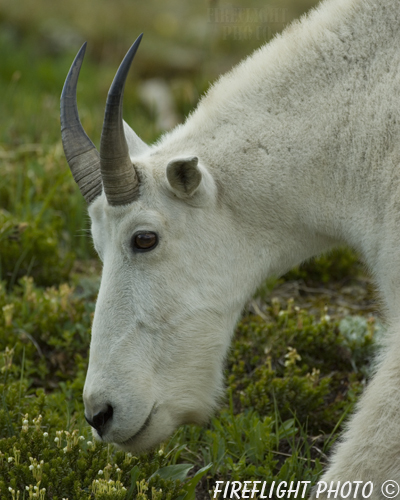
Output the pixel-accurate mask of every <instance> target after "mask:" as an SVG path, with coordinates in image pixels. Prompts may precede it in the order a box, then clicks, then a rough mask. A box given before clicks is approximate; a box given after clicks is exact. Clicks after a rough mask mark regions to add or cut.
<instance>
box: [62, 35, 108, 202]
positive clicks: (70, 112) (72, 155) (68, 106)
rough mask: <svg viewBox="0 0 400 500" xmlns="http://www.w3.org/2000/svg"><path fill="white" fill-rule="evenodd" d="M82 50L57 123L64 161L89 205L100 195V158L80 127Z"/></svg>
mask: <svg viewBox="0 0 400 500" xmlns="http://www.w3.org/2000/svg"><path fill="white" fill-rule="evenodd" d="M85 50H86V43H84V44H83V45H82V47H81V48H80V50H79V52H78V54H77V55H76V57H75V59H74V62H73V63H72V66H71V68H70V70H69V72H68V75H67V78H66V80H65V83H64V87H63V90H62V93H61V100H60V120H61V138H62V143H63V147H64V153H65V157H66V158H67V162H68V165H69V168H70V169H71V172H72V175H73V177H74V179H75V182H76V183H77V184H78V187H79V189H80V191H81V193H82V195H83V197H84V198H85V200H86V201H87V203H89V204H90V203H91V202H92V201H93V200H94V199H95V198H97V196H99V195H100V194H101V191H102V185H101V173H100V156H99V153H98V152H97V150H96V147H95V145H94V144H93V142H92V141H91V140H90V139H89V137H88V136H87V135H86V132H85V131H84V129H83V127H82V124H81V122H80V120H79V114H78V107H77V104H76V87H77V84H78V77H79V72H80V69H81V66H82V61H83V57H84V55H85Z"/></svg>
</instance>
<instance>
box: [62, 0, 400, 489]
mask: <svg viewBox="0 0 400 500" xmlns="http://www.w3.org/2000/svg"><path fill="white" fill-rule="evenodd" d="M139 43H140V37H139V38H138V40H137V41H136V42H135V43H134V45H133V46H132V47H131V49H130V50H129V52H128V53H127V55H126V57H125V59H124V61H123V62H122V64H121V66H120V68H119V70H118V72H117V74H116V77H115V79H114V81H113V83H112V86H111V88H110V91H109V94H108V98H107V105H106V111H105V118H104V125H103V131H102V136H101V145H100V153H98V152H97V150H96V148H95V146H94V145H93V143H92V142H91V141H90V139H89V138H88V137H87V135H86V134H85V132H84V130H83V128H82V126H81V124H80V121H79V117H78V111H77V106H76V86H77V80H78V75H79V71H80V67H81V63H82V60H83V54H84V47H82V49H81V50H80V52H79V53H78V55H77V57H76V59H75V61H74V63H73V65H72V67H71V70H70V72H69V74H68V77H67V80H66V83H65V86H64V89H63V93H62V96H61V124H62V139H63V144H64V150H65V154H66V157H67V160H68V163H69V165H70V168H71V170H72V173H73V176H74V178H75V180H76V182H77V184H78V186H79V188H80V190H81V192H82V194H83V196H84V197H85V199H86V201H87V202H88V204H89V214H90V217H91V220H92V235H93V240H94V245H95V247H96V250H97V252H98V254H99V256H100V258H101V260H102V261H103V275H102V280H101V287H100V291H99V295H98V300H97V305H96V311H95V315H94V321H93V328H92V341H91V349H90V359H89V368H88V373H87V379H86V383H85V388H84V403H85V415H86V418H87V420H88V422H89V423H90V425H92V426H93V427H94V429H95V430H96V433H97V434H98V436H99V437H101V439H102V440H103V441H105V442H113V443H116V444H117V445H118V446H119V447H121V448H122V449H125V450H131V451H138V450H139V451H140V450H145V449H147V448H149V447H152V446H154V445H156V444H158V443H159V442H160V441H161V440H164V439H165V438H167V437H168V436H169V435H170V434H171V433H172V432H173V431H174V430H175V429H176V428H177V427H178V426H179V425H181V424H184V423H191V422H195V423H201V422H205V421H206V420H207V419H208V417H209V416H210V414H211V413H212V412H213V410H214V409H215V408H216V406H217V405H218V400H219V398H220V396H221V393H222V390H223V375H222V373H223V370H222V369H223V363H224V358H225V356H226V353H227V350H228V347H229V343H230V339H231V336H232V333H233V331H234V327H235V324H236V322H237V320H238V318H239V316H240V313H241V311H242V308H243V306H244V304H245V303H246V300H247V299H248V298H249V297H250V296H251V295H252V294H253V293H254V291H255V290H256V288H257V287H258V286H259V285H260V283H261V282H262V281H263V280H264V279H265V278H267V277H268V276H271V275H274V276H278V275H281V274H282V273H284V272H285V271H287V270H288V269H290V268H291V267H293V266H295V265H297V264H299V263H300V262H302V261H303V260H305V259H307V258H309V257H312V256H315V255H317V254H319V253H321V252H323V251H326V250H329V249H331V248H333V247H334V246H336V245H338V244H343V243H347V244H348V245H350V246H351V247H353V248H355V249H356V250H357V251H358V252H359V253H360V254H361V255H362V256H363V258H364V260H365V262H366V264H367V265H368V267H369V269H370V270H371V272H372V274H373V277H374V279H375V282H376V285H377V288H378V289H379V291H380V293H381V297H382V301H383V303H384V305H385V307H386V312H387V317H388V319H389V322H390V324H391V327H392V333H391V334H388V339H387V347H386V349H384V350H383V352H382V355H381V360H380V364H379V367H378V369H377V372H376V374H375V377H374V378H373V380H372V382H371V383H370V384H369V386H368V388H367V389H366V391H365V394H364V395H363V397H362V398H361V401H360V403H359V405H358V410H357V412H356V413H355V415H354V416H353V418H352V419H351V421H350V423H349V424H348V428H347V431H346V433H345V435H344V437H343V439H342V441H341V442H340V443H339V444H338V445H337V447H336V449H335V453H334V454H333V457H332V461H331V465H330V467H329V468H328V471H327V472H326V474H325V476H324V477H323V479H324V480H326V481H331V480H335V481H336V480H341V481H345V480H350V481H354V480H364V481H369V480H372V481H375V483H376V484H375V488H376V487H377V485H378V483H379V484H380V483H383V482H384V481H386V480H387V479H392V480H397V481H399V482H400V360H399V358H400V324H399V319H398V317H399V310H398V307H399V303H400V4H399V2H398V0H325V1H324V2H323V3H322V4H321V5H320V6H319V7H318V8H317V9H315V10H313V11H312V12H311V13H310V14H309V15H308V16H307V17H305V18H303V19H302V20H301V21H300V22H295V23H294V24H292V25H291V26H289V27H288V28H287V29H286V30H285V31H284V32H283V34H282V35H280V36H277V37H276V38H275V39H274V40H272V42H270V43H269V44H267V45H265V46H264V47H262V48H261V49H259V50H257V51H256V52H255V53H254V54H253V55H252V56H251V57H249V58H248V59H246V60H245V61H243V62H242V63H241V64H239V65H238V66H237V67H235V68H234V69H233V70H232V71H231V72H230V73H228V74H227V75H225V76H223V77H222V78H221V79H220V80H219V81H218V82H217V83H216V84H215V85H214V86H213V87H212V88H211V89H210V90H209V91H208V93H207V94H206V95H205V97H203V99H202V100H201V102H200V104H199V106H198V107H197V109H196V110H195V111H194V112H193V114H191V115H190V116H189V117H188V119H187V120H186V122H185V123H184V124H183V125H180V126H178V127H176V128H175V129H174V130H173V131H172V132H170V133H167V134H165V135H164V136H163V137H162V138H161V139H160V140H159V141H158V142H157V143H156V144H155V145H152V146H147V145H146V144H145V143H144V142H142V140H141V139H140V138H139V137H138V136H137V135H136V134H135V133H134V132H133V131H132V130H131V129H130V127H129V126H128V125H126V123H125V122H123V119H122V99H123V90H124V85H125V79H126V75H127V73H128V70H129V67H130V64H131V62H132V60H133V57H134V55H135V53H136V50H137V48H138V45H139ZM374 494H375V493H374ZM320 498H321V497H320ZM374 498H375V497H374ZM376 498H380V497H379V496H378V497H376Z"/></svg>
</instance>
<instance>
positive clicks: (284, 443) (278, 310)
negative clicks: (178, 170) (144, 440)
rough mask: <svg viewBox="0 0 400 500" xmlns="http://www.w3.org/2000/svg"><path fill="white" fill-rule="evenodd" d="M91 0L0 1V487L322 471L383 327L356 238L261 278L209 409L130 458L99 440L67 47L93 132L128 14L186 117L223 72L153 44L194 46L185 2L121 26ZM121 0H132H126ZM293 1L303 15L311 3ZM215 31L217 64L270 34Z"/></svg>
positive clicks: (111, 486)
mask: <svg viewBox="0 0 400 500" xmlns="http://www.w3.org/2000/svg"><path fill="white" fill-rule="evenodd" d="M81 4H82V3H81V2H75V1H74V2H70V3H65V2H64V3H63V4H62V5H61V4H57V5H60V8H61V7H62V12H61V11H57V9H55V7H54V6H55V4H54V2H49V1H48V0H40V1H38V2H36V3H35V9H34V10H32V7H31V5H32V4H31V3H29V2H28V1H27V0H23V1H22V0H21V3H18V9H16V8H14V7H13V3H12V2H5V1H2V0H0V28H1V29H0V52H1V54H2V58H1V62H0V92H1V95H2V102H1V106H2V112H1V113H0V169H1V176H0V497H1V498H2V499H3V498H4V499H12V500H17V499H19V500H23V499H33V498H37V499H43V500H44V499H59V500H61V499H63V498H66V499H69V500H81V499H82V500H83V499H85V500H86V499H99V500H105V499H121V500H122V499H133V498H137V499H139V500H146V499H152V500H157V499H158V500H164V499H171V500H178V499H180V500H193V499H194V498H196V499H200V500H201V499H205V498H210V493H209V492H210V491H212V489H213V487H214V485H215V482H216V481H218V480H223V481H226V480H240V481H244V480H262V481H267V482H269V483H272V481H273V480H275V481H276V480H287V481H290V480H299V481H300V480H303V481H306V480H309V481H311V482H312V483H314V482H315V481H316V480H317V478H318V476H319V474H320V473H321V471H322V468H323V466H324V464H325V463H326V461H327V454H328V452H329V449H330V447H331V446H332V444H333V443H334V441H335V439H336V438H337V436H338V433H339V432H340V429H341V424H342V422H343V420H344V418H345V417H346V415H347V413H348V412H349V411H351V409H352V407H353V405H354V403H355V401H356V399H357V397H358V395H359V394H360V392H361V390H362V387H363V385H364V384H365V381H366V380H367V378H368V376H369V371H370V365H369V361H370V359H371V356H372V354H373V350H374V346H375V345H376V343H377V340H379V335H380V332H381V330H382V328H383V327H382V326H381V324H380V323H379V321H378V320H377V319H376V318H375V317H374V316H373V315H372V314H371V311H372V310H374V309H375V305H374V302H373V297H372V295H371V292H370V287H369V282H368V280H367V279H366V278H365V277H364V276H363V274H362V268H361V266H360V265H359V263H358V260H357V257H356V256H355V255H354V254H353V253H352V252H351V251H349V250H340V251H337V252H334V253H333V254H331V255H329V256H324V257H322V258H320V259H317V260H316V261H313V262H311V263H307V264H306V265H305V266H301V267H300V268H299V269H297V270H295V271H291V273H289V274H288V275H286V276H285V277H284V278H283V279H280V280H275V281H274V282H268V283H266V285H265V287H263V288H262V289H260V291H259V292H258V294H257V295H256V297H255V298H254V300H253V301H251V302H250V304H249V305H248V307H247V308H246V311H245V313H244V315H243V318H242V320H241V322H240V324H239V325H238V327H237V331H236V334H235V336H234V340H233V344H232V348H231V350H230V353H229V356H228V359H227V363H226V384H227V391H226V398H225V400H224V401H223V403H222V408H221V410H220V411H219V412H217V413H216V415H215V416H214V417H213V418H212V420H211V422H210V423H209V425H207V426H205V427H198V426H184V427H182V428H180V429H178V430H177V431H176V433H175V434H174V436H172V438H171V439H170V440H168V441H167V442H165V443H164V444H162V445H161V446H160V447H159V448H158V449H156V450H154V451H153V452H151V453H149V454H144V455H140V456H138V457H135V456H131V455H129V454H126V453H123V452H121V451H118V450H115V449H113V448H112V447H110V446H104V445H102V444H100V443H97V442H94V441H93V440H92V438H91V432H90V429H89V427H88V425H87V424H86V423H85V421H84V418H83V403H82V388H83V384H84V379H85V373H86V369H87V361H88V348H89V342H90V325H91V320H92V317H93V311H94V307H95V300H96V294H97V290H98V284H99V275H100V265H99V263H98V260H97V259H96V256H95V253H94V251H93V249H92V244H91V240H90V236H89V235H88V229H89V226H88V217H87V213H86V207H85V205H84V201H83V199H82V198H81V196H80V193H79V191H78V189H77V187H76V185H75V184H74V182H73V180H72V176H71V174H70V172H69V170H68V167H67V165H66V162H65V159H64V156H63V152H62V146H61V143H60V134H59V121H58V98H59V95H60V91H61V87H62V84H63V80H64V77H65V75H66V71H67V70H68V68H69V65H70V63H71V61H72V57H73V55H74V52H76V50H75V49H76V48H77V47H75V45H76V46H79V40H80V39H81V38H83V37H87V38H89V39H90V40H91V43H90V44H89V51H88V56H87V60H86V61H85V63H84V67H83V69H82V78H81V81H80V84H79V94H78V100H79V109H80V113H81V118H82V121H83V123H84V126H85V128H86V130H87V131H88V133H89V135H90V136H91V137H93V138H94V139H96V137H98V135H99V131H100V129H101V122H102V113H103V109H104V102H105V95H106V92H107V89H108V85H109V83H110V82H111V80H112V77H113V72H114V70H115V66H116V64H117V63H118V62H119V56H120V55H121V54H120V53H121V52H123V51H124V50H125V48H126V46H127V45H128V44H129V42H130V41H132V39H133V38H135V34H133V35H132V33H128V25H129V23H130V20H132V26H133V27H134V30H133V31H135V30H136V28H137V27H138V26H139V25H140V24H141V23H142V24H144V25H145V26H147V27H148V32H150V35H149V36H148V38H149V46H150V47H153V49H148V50H149V53H148V55H149V63H148V64H147V65H146V63H145V62H143V60H142V62H140V63H139V64H138V73H137V74H139V75H140V77H141V79H143V80H144V79H146V78H147V77H149V76H153V73H154V74H157V76H163V77H165V78H166V81H167V83H168V85H169V87H170V88H171V93H172V96H173V99H174V105H175V111H176V114H177V116H178V118H179V119H183V117H184V115H185V114H187V113H188V112H189V110H190V109H192V107H193V106H194V105H195V102H196V100H197V99H198V97H199V95H200V94H201V93H202V92H204V90H205V89H206V87H207V85H208V80H209V79H211V77H213V76H214V75H215V72H216V71H213V69H212V67H207V65H206V64H205V62H204V61H203V62H204V64H202V65H200V66H199V67H196V68H193V65H189V66H185V65H184V64H183V63H182V64H181V65H180V66H179V67H176V66H174V65H173V64H172V63H171V56H170V55H168V54H166V52H165V50H163V51H160V53H159V54H158V51H157V50H156V49H154V47H155V45H156V42H157V39H159V40H160V39H162V40H166V41H167V42H166V46H167V47H168V50H169V49H171V51H172V52H173V48H174V47H175V48H176V44H177V43H182V44H183V42H184V43H185V44H187V47H186V48H190V49H191V50H195V48H196V47H198V46H201V44H200V42H199V39H200V38H201V36H203V35H204V34H203V35H201V34H199V32H198V31H190V30H186V31H185V30H184V31H183V32H180V30H179V27H180V25H181V24H180V23H181V20H180V18H176V19H175V21H174V18H173V16H172V17H171V14H170V13H168V12H166V11H165V10H164V11H163V10H162V9H161V10H160V12H159V13H158V14H157V15H156V16H153V17H152V15H151V12H152V10H151V9H155V8H156V6H157V2H154V1H150V2H149V6H150V7H149V12H150V14H148V15H147V17H146V15H144V14H143V15H142V17H140V16H138V15H137V13H134V14H133V13H132V11H129V13H130V14H129V15H127V16H126V17H124V16H122V17H124V19H123V22H122V21H121V22H122V26H123V28H121V31H120V32H119V31H118V30H117V28H116V25H115V22H116V19H115V15H116V14H113V16H114V17H113V16H111V15H110V12H109V8H108V7H106V5H109V4H107V3H102V2H100V3H96V6H97V5H99V8H98V9H95V12H96V15H95V17H93V18H90V16H88V15H87V14H86V17H85V16H83V15H80V16H79V15H78V14H77V13H79V12H81V14H82V13H83V11H79V8H80V6H81ZM92 4H93V2H92V1H90V2H87V5H89V6H90V5H92ZM114 4H115V5H117V4H118V6H119V7H121V8H122V7H123V8H125V9H127V8H128V7H127V3H126V2H125V1H124V0H118V1H116V2H114ZM200 4H201V5H200ZM239 4H240V2H239ZM85 5H86V4H85ZM211 5H213V6H215V5H216V4H215V3H212V2H210V6H211ZM246 5H248V4H247V3H246ZM257 5H258V3H257V2H254V6H257ZM285 5H286V4H285ZM287 5H288V9H289V11H288V12H289V14H290V15H291V16H293V15H298V14H299V13H300V10H301V9H302V8H305V7H306V6H307V7H308V6H309V5H310V4H307V5H306V3H303V4H301V5H300V4H294V3H293V4H290V2H288V3H287ZM24 7H25V8H24ZM92 7H93V9H94V4H93V5H92ZM86 8H88V7H85V9H86ZM187 8H188V9H189V11H190V12H189V11H188V12H186V14H185V15H187V16H189V18H188V25H190V26H194V25H195V24H196V23H195V21H194V19H197V18H196V15H197V16H199V15H203V16H206V15H207V14H206V13H205V11H204V2H197V1H196V2H193V3H192V4H191V7H190V8H189V7H187ZM210 8H211V7H210ZM82 9H83V5H82ZM202 9H203V10H202ZM44 12H46V13H47V15H43V13H44ZM85 12H86V11H85ZM289 14H288V15H289ZM168 15H169V17H168ZM182 15H183V14H182ZM160 16H161V17H160ZM163 16H164V17H163ZM122 17H120V18H118V19H122ZM83 18H85V19H87V20H88V23H87V24H84V23H83V21H82V19H83ZM133 18H134V19H133ZM118 19H117V21H118ZM171 19H172V20H171ZM89 21H90V22H89ZM139 21H140V22H139ZM61 25H62V26H61ZM213 27H214V28H215V26H213ZM50 28H51V29H50ZM67 28H68V30H70V31H71V30H72V32H73V34H75V38H74V37H72V39H73V41H74V42H73V43H70V44H67V45H68V46H67V48H63V47H64V46H60V44H58V45H57V44H56V43H55V42H54V43H53V44H52V43H50V42H49V40H50V39H51V37H50V35H51V36H56V35H54V33H56V34H57V33H58V35H59V34H60V33H64V34H65V33H66V32H67V31H68V30H67ZM206 28H207V29H208V30H209V29H210V26H209V25H206ZM217 28H218V29H220V27H219V26H217ZM63 30H64V31H63ZM102 30H103V31H102ZM70 31H68V32H70ZM206 31H207V30H206ZM221 33H222V32H220V33H219V35H218V34H217V35H216V36H214V38H212V40H211V41H210V43H209V45H208V46H207V48H206V51H208V52H207V54H208V57H209V56H210V55H212V57H213V58H214V59H215V61H217V60H218V61H224V64H225V66H228V65H230V63H231V62H233V60H234V58H235V57H236V60H237V54H236V56H235V55H234V54H235V51H236V49H238V47H240V50H239V52H240V54H241V55H244V54H245V53H248V52H249V51H250V49H251V48H252V47H253V46H255V45H256V44H260V43H262V42H263V40H261V41H257V40H254V39H253V40H250V41H248V43H244V42H243V41H240V40H239V41H238V40H236V41H235V40H233V39H230V40H224V39H223V37H222V36H221ZM128 36H129V41H127V42H126V43H125V41H126V40H128ZM146 36H147V35H146ZM180 36H182V40H181V39H180ZM49 37H50V38H49ZM157 37H158V38H157ZM76 39H78V42H77V43H75V41H76ZM58 40H59V39H58ZM63 40H64V38H63ZM106 42H107V47H108V48H107V50H106V49H105V46H106ZM73 45H74V48H72V46H73ZM90 47H91V48H90ZM144 47H145V45H144ZM151 50H153V52H151ZM144 52H145V51H144ZM194 53H195V52H193V54H194ZM116 54H118V57H117V56H116ZM155 54H158V57H159V59H157V58H156V55H155ZM173 58H174V57H172V59H173ZM165 61H169V63H168V64H167V63H166V62H165ZM156 62H157V64H160V65H161V70H160V74H158V72H157V68H158V66H157V65H156ZM206 70H208V72H207V71H206ZM139 85H140V81H139V80H138V79H137V78H136V79H133V81H130V82H129V84H128V85H127V89H126V95H125V109H126V110H127V112H126V116H125V117H126V119H127V121H129V122H130V123H131V124H132V125H133V126H134V128H135V129H137V130H138V131H140V134H141V136H142V137H143V139H145V140H146V141H152V140H154V139H156V138H157V135H158V134H159V133H160V130H159V129H157V127H156V125H155V112H154V110H153V109H151V108H149V107H148V106H146V104H145V103H144V102H143V101H142V100H141V99H140V96H139V94H140V92H139ZM292 297H293V298H292ZM355 306H357V309H355ZM355 310H356V311H357V315H355V314H354V312H355ZM220 498H222V497H221V496H220Z"/></svg>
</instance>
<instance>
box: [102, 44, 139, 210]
mask: <svg viewBox="0 0 400 500" xmlns="http://www.w3.org/2000/svg"><path fill="white" fill-rule="evenodd" d="M142 36H143V34H141V35H140V36H139V37H138V38H137V40H136V41H135V43H134V44H133V45H132V47H131V48H130V49H129V50H128V52H127V54H126V56H125V58H124V60H123V61H122V63H121V65H120V67H119V68H118V71H117V73H116V75H115V78H114V80H113V82H112V84H111V87H110V90H109V92H108V96H107V104H106V110H105V115H104V123H103V131H102V133H101V142H100V169H101V178H102V181H103V186H104V191H105V193H106V197H107V201H108V203H109V204H110V205H113V206H117V205H127V204H128V203H131V202H132V201H134V200H135V199H136V198H137V197H138V194H139V179H138V177H137V174H136V171H135V168H134V166H133V165H132V162H131V160H130V157H129V150H128V145H127V142H126V138H125V133H124V124H123V119H122V103H123V98H124V87H125V81H126V77H127V75H128V71H129V68H130V66H131V63H132V61H133V58H134V57H135V54H136V51H137V49H138V47H139V44H140V41H141V39H142Z"/></svg>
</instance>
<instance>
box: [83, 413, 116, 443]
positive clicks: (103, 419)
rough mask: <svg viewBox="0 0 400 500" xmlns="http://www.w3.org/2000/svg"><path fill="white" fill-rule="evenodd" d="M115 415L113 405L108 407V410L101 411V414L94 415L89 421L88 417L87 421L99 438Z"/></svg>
mask: <svg viewBox="0 0 400 500" xmlns="http://www.w3.org/2000/svg"><path fill="white" fill-rule="evenodd" d="M113 413H114V410H113V407H112V406H111V405H107V408H105V409H104V410H102V411H99V413H96V415H94V416H93V418H92V419H89V418H88V417H87V416H86V415H85V419H86V422H87V423H88V424H89V425H91V426H92V427H93V428H94V429H96V431H97V432H98V434H99V436H100V437H101V436H102V435H103V431H104V427H105V425H106V423H107V422H108V421H109V420H110V419H111V418H112V416H113Z"/></svg>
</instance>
